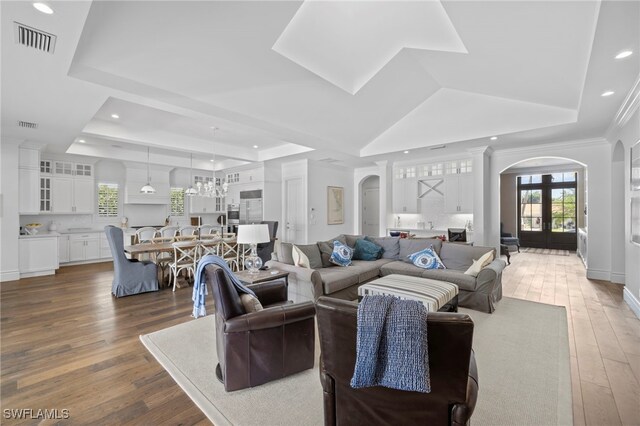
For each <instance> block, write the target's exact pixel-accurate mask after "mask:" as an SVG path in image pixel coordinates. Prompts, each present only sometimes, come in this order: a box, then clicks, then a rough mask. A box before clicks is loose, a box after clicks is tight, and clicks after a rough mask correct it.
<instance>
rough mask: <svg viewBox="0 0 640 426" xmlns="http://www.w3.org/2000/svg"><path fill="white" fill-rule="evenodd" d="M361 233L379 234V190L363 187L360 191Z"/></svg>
mask: <svg viewBox="0 0 640 426" xmlns="http://www.w3.org/2000/svg"><path fill="white" fill-rule="evenodd" d="M362 233H363V234H364V235H369V236H372V237H377V236H379V234H380V190H379V189H377V188H376V189H365V190H364V191H363V193H362Z"/></svg>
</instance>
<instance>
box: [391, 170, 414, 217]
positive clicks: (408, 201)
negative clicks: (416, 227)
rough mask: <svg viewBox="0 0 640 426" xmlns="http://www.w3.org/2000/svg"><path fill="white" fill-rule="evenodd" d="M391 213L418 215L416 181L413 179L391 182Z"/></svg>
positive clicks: (399, 179) (398, 179)
mask: <svg viewBox="0 0 640 426" xmlns="http://www.w3.org/2000/svg"><path fill="white" fill-rule="evenodd" d="M393 213H395V214H398V213H418V181H417V180H416V179H415V178H413V177H410V178H397V179H394V180H393Z"/></svg>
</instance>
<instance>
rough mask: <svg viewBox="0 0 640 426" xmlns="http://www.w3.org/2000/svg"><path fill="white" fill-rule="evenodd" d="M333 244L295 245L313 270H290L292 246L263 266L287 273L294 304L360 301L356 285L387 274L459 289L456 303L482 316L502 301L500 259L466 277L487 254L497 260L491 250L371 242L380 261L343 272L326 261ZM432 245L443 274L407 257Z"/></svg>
mask: <svg viewBox="0 0 640 426" xmlns="http://www.w3.org/2000/svg"><path fill="white" fill-rule="evenodd" d="M358 238H364V236H361V235H340V236H338V237H336V238H335V240H339V241H341V242H344V243H346V244H347V245H349V246H351V247H353V246H354V245H355V241H356V240H357V239H358ZM333 240H334V239H332V240H329V241H325V242H318V243H317V244H307V245H299V246H298V248H300V249H301V251H303V252H304V253H305V254H306V255H307V257H308V258H309V261H310V264H311V268H304V267H299V266H294V264H293V259H292V257H291V255H290V250H292V245H291V244H288V243H281V244H278V245H277V247H276V251H275V252H274V253H273V255H272V260H270V261H269V262H267V265H268V266H269V267H270V268H272V269H277V270H282V271H288V272H289V273H290V275H289V296H290V298H291V299H293V300H294V302H299V301H304V300H312V301H315V300H316V299H318V298H319V297H320V296H330V297H335V298H339V299H345V300H354V299H356V298H357V297H358V287H359V286H360V285H362V284H364V283H366V282H368V281H371V280H373V279H376V278H378V277H380V276H385V275H390V274H401V275H412V276H417V277H423V278H431V279H436V280H441V281H448V282H452V283H454V284H457V285H458V288H459V291H460V292H459V295H458V304H459V305H460V306H462V307H467V308H470V309H475V310H479V311H483V312H493V311H494V310H495V307H494V302H496V301H498V300H500V299H501V298H502V270H503V269H504V268H505V266H506V263H505V262H504V261H503V260H501V259H495V260H494V261H493V262H491V263H490V264H489V265H487V266H485V267H484V268H483V269H482V270H481V271H480V273H479V274H478V276H477V277H474V276H472V275H467V274H465V273H464V272H465V271H466V270H467V269H468V268H469V266H471V264H472V263H473V260H474V259H478V258H479V257H480V256H482V255H483V254H485V253H487V252H488V251H493V252H494V257H495V249H494V248H493V247H481V246H470V245H466V244H459V243H449V242H444V243H443V242H442V241H440V240H439V239H435V238H411V239H401V238H395V237H380V238H370V241H372V242H374V243H376V244H378V245H380V246H382V247H383V248H384V253H383V257H382V258H381V259H378V260H374V261H365V260H354V261H353V263H352V265H350V266H347V267H341V266H335V265H333V264H331V263H330V262H329V261H328V257H329V255H330V247H331V245H332V242H333ZM431 245H433V248H434V249H435V251H436V252H437V253H438V255H439V256H440V259H441V260H442V263H443V264H444V265H445V266H446V268H447V269H435V270H433V269H422V268H418V267H417V266H414V265H413V264H412V263H410V261H409V259H408V255H410V254H412V253H415V252H417V251H420V250H422V249H424V248H428V247H429V246H431Z"/></svg>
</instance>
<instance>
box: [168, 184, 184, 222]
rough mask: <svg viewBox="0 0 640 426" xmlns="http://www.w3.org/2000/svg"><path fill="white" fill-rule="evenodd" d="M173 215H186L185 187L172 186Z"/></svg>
mask: <svg viewBox="0 0 640 426" xmlns="http://www.w3.org/2000/svg"><path fill="white" fill-rule="evenodd" d="M169 214H170V215H171V216H184V188H171V212H170V213H169Z"/></svg>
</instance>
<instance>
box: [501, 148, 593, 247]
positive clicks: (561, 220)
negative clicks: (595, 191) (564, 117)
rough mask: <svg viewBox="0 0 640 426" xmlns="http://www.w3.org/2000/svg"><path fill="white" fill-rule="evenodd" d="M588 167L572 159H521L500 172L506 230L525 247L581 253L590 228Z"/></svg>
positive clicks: (503, 221) (502, 209)
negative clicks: (584, 231)
mask: <svg viewBox="0 0 640 426" xmlns="http://www.w3.org/2000/svg"><path fill="white" fill-rule="evenodd" d="M585 182H586V168H585V167H584V165H583V164H581V163H578V162H576V161H574V160H570V159H567V158H558V157H538V158H530V159H527V160H523V161H519V162H517V163H515V164H513V165H511V166H509V167H508V168H506V169H504V170H503V171H502V172H501V173H500V223H501V232H504V233H510V234H512V235H517V237H518V238H519V240H520V245H521V246H522V247H532V248H541V249H560V250H571V251H573V250H576V249H577V247H578V230H579V229H581V228H584V227H585V226H586V188H585Z"/></svg>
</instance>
